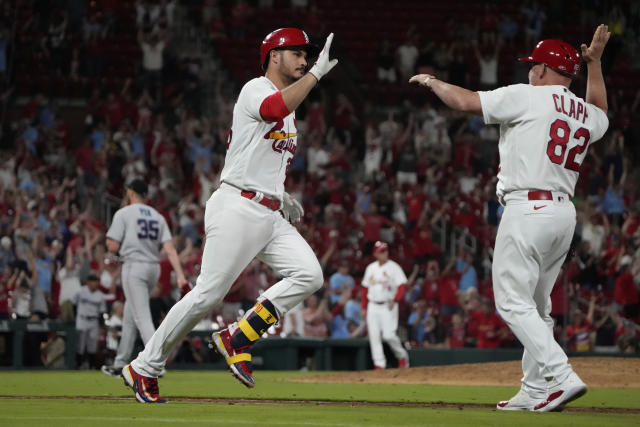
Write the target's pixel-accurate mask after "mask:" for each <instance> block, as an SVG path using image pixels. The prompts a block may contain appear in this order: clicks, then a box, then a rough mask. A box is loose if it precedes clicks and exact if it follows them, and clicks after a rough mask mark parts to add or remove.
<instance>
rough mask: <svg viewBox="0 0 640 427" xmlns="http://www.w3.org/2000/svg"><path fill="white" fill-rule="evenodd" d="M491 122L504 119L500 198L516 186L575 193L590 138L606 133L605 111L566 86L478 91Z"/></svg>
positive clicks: (526, 86)
mask: <svg viewBox="0 0 640 427" xmlns="http://www.w3.org/2000/svg"><path fill="white" fill-rule="evenodd" d="M478 93H479V94H480V101H481V103H482V114H483V116H484V121H485V123H487V124H495V123H497V124H500V143H499V150H500V169H499V172H498V185H497V191H496V193H497V195H498V198H499V199H502V197H503V196H504V195H505V194H506V193H508V192H510V191H515V190H549V191H559V192H563V193H566V194H569V195H570V196H573V191H574V188H575V185H576V181H577V180H578V170H579V168H580V164H581V163H582V161H583V160H584V158H585V156H586V154H587V147H588V146H589V144H590V143H592V142H595V141H597V140H599V139H600V138H602V136H603V135H604V133H605V132H606V130H607V127H608V126H609V120H608V119H607V115H606V114H605V113H604V112H603V111H602V110H601V109H599V108H598V107H596V106H594V105H592V104H588V103H587V102H586V101H584V100H583V99H581V98H579V97H577V96H576V95H574V94H573V93H572V92H571V91H570V90H569V89H567V88H565V87H564V86H558V85H554V86H533V85H529V84H517V85H511V86H506V87H502V88H500V89H496V90H493V91H489V92H478Z"/></svg>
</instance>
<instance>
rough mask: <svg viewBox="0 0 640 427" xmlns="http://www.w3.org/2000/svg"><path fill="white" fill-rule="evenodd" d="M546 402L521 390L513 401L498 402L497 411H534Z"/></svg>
mask: <svg viewBox="0 0 640 427" xmlns="http://www.w3.org/2000/svg"><path fill="white" fill-rule="evenodd" d="M544 400H545V399H544V398H535V397H531V396H529V394H528V393H527V392H526V391H524V390H523V389H520V391H518V393H517V394H516V395H515V396H513V397H512V398H511V399H509V400H503V401H501V402H498V404H497V405H496V409H498V410H500V411H533V408H534V407H535V406H536V405H538V404H539V403H542V402H543V401H544Z"/></svg>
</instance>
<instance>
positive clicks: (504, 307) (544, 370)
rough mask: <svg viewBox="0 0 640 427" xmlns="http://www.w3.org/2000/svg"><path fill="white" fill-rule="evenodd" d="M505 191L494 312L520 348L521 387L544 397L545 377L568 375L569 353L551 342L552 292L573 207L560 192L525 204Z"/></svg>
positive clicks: (569, 231)
mask: <svg viewBox="0 0 640 427" xmlns="http://www.w3.org/2000/svg"><path fill="white" fill-rule="evenodd" d="M526 194H527V193H526V192H514V193H509V194H508V195H507V196H506V197H505V201H506V205H507V206H506V207H505V210H504V214H503V215H502V221H501V223H500V227H499V229H498V235H497V237H496V245H495V251H494V256H493V290H494V297H495V302H496V308H497V309H498V312H499V313H500V315H501V316H502V318H503V319H504V320H505V322H507V324H508V325H509V327H510V328H511V330H512V331H513V333H514V334H515V336H516V337H518V339H519V340H520V342H521V343H522V345H523V346H524V354H523V357H522V370H523V373H524V376H523V378H522V384H523V388H524V389H525V391H527V392H528V393H529V394H530V395H531V396H534V397H535V396H546V392H547V381H546V380H545V378H546V379H548V380H549V379H551V378H554V379H555V380H556V381H559V382H561V381H564V379H565V378H566V377H567V376H568V375H569V374H570V373H571V366H570V365H569V363H568V359H567V355H566V354H565V353H564V351H563V350H562V348H561V347H560V346H559V345H558V343H557V342H556V341H555V339H554V338H553V319H552V318H551V316H550V315H549V313H550V312H551V290H552V289H553V285H554V284H555V281H556V278H557V277H558V273H559V272H560V268H561V267H562V263H563V262H564V259H565V257H566V255H567V252H568V251H569V246H570V244H571V239H572V237H573V231H574V229H575V225H576V211H575V207H574V206H573V204H572V203H571V201H570V200H569V198H568V197H567V196H566V195H565V194H563V193H555V192H554V193H553V194H554V200H553V201H552V200H532V201H530V200H528V199H527V197H526Z"/></svg>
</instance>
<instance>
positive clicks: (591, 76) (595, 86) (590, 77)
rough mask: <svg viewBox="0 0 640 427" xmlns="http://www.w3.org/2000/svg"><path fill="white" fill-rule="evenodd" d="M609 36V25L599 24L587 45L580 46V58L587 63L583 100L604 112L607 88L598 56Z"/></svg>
mask: <svg viewBox="0 0 640 427" xmlns="http://www.w3.org/2000/svg"><path fill="white" fill-rule="evenodd" d="M609 37H611V33H610V32H609V27H608V26H606V25H603V24H601V25H598V28H596V32H595V33H594V34H593V40H591V44H590V45H589V47H587V45H586V44H584V43H583V44H582V45H581V46H580V49H581V50H582V59H584V62H586V63H587V96H586V97H585V100H586V101H587V102H588V103H589V104H593V105H595V106H596V107H598V108H600V109H601V110H602V111H604V112H605V113H606V112H607V110H608V108H609V106H608V105H607V88H606V87H605V85H604V77H603V76H602V66H601V64H600V58H601V57H602V52H603V51H604V47H605V46H606V45H607V42H608V41H609Z"/></svg>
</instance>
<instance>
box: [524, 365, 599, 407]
mask: <svg viewBox="0 0 640 427" xmlns="http://www.w3.org/2000/svg"><path fill="white" fill-rule="evenodd" d="M586 392H587V385H586V384H585V383H584V382H582V380H581V379H580V377H579V376H578V374H576V373H575V372H571V374H569V376H568V377H567V379H566V380H564V381H563V382H561V383H559V384H556V385H554V386H552V387H549V394H548V395H547V398H546V399H545V400H544V401H542V402H541V403H539V404H537V405H536V406H535V407H534V408H533V411H534V412H551V411H557V412H559V411H562V410H563V409H564V407H565V405H566V404H567V403H569V402H573V401H574V400H576V399H577V398H579V397H582V396H584V395H585V393H586Z"/></svg>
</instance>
